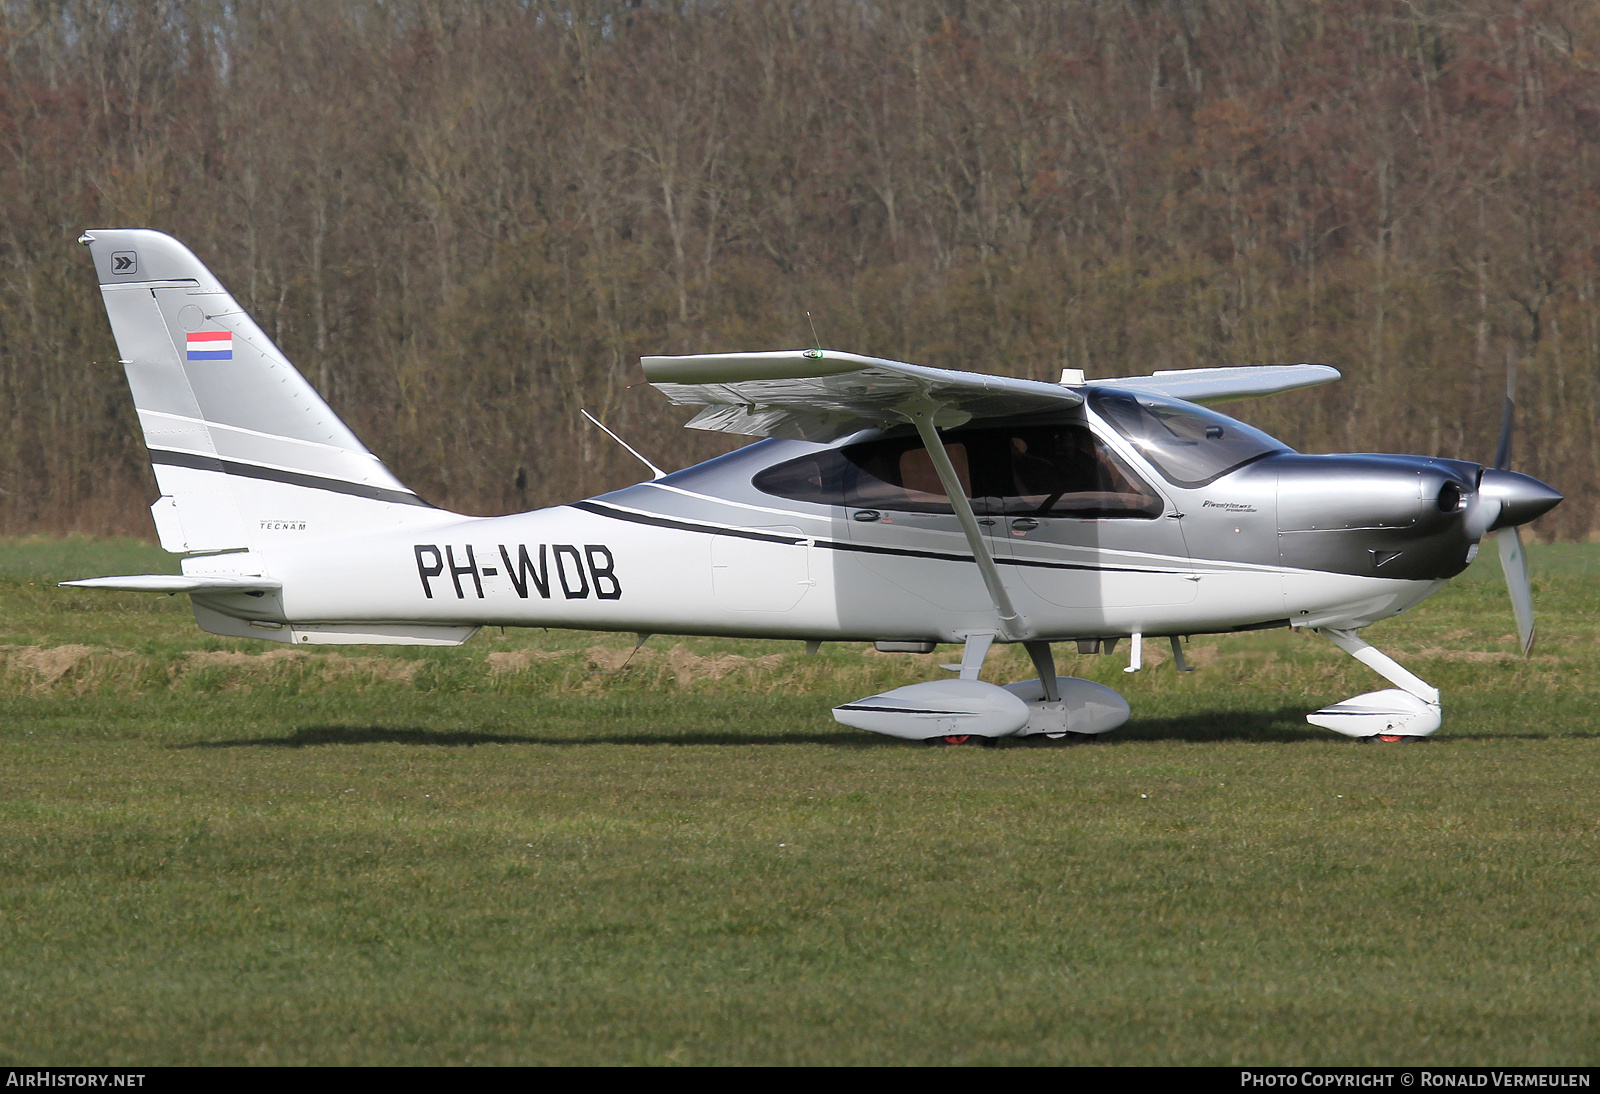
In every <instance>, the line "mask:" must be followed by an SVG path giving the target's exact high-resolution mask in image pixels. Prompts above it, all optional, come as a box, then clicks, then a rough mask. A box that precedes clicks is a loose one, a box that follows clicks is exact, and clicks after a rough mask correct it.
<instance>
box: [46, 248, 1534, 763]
mask: <svg viewBox="0 0 1600 1094" xmlns="http://www.w3.org/2000/svg"><path fill="white" fill-rule="evenodd" d="M83 242H84V243H86V244H87V245H88V246H89V248H90V250H91V252H92V253H93V255H94V263H95V269H96V271H97V272H98V274H99V279H100V285H101V289H102V292H103V295H104V298H105V305H106V312H107V314H108V315H109V317H110V320H111V327H112V331H113V333H114V334H115V336H116V340H117V346H118V348H119V350H120V353H121V357H122V362H123V365H124V367H125V369H126V370H127V376H128V383H129V386H130V388H131V389H132V392H133V398H134V402H135V403H136V404H137V407H138V412H139V420H140V423H141V425H142V426H143V429H144V436H145V443H146V445H147V446H148V447H149V450H150V458H151V461H152V463H153V464H154V467H155V473H156V480H157V482H158V483H159V485H160V488H161V497H160V499H159V500H158V501H157V502H156V503H155V505H154V506H153V507H152V512H153V514H154V516H155V523H156V529H157V532H158V534H159V535H160V538H161V544H162V546H163V547H165V548H166V549H167V550H169V551H172V552H174V553H178V554H181V555H183V556H184V558H183V563H182V568H183V573H182V574H181V575H149V576H134V577H102V578H93V579H90V580H85V581H76V582H69V583H68V584H72V585H78V586H86V587H94V588H108V589H134V590H147V591H151V592H167V593H179V592H181V593H187V594H189V596H190V597H191V599H192V601H193V604H194V612H195V618H196V620H197V622H198V623H199V625H200V626H201V627H202V628H204V629H205V630H207V631H210V632H212V633H214V634H223V635H234V636H239V637H246V638H263V639H269V640H273V641H279V642H294V643H330V642H331V643H423V644H455V643H460V642H463V641H465V640H466V639H467V638H468V637H470V636H471V635H472V634H473V633H474V632H475V631H476V630H477V629H478V628H479V627H481V626H484V625H490V624H497V625H501V626H546V627H571V628H582V629H591V630H607V631H631V632H637V633H640V634H700V635H727V636H740V635H744V636H751V637H762V638H777V639H796V640H801V641H806V642H821V641H872V642H875V643H877V645H878V647H879V648H880V649H886V650H906V651H928V650H931V649H933V647H934V645H935V644H936V643H959V644H961V646H962V647H963V649H962V654H961V659H960V665H959V666H958V667H956V668H955V671H956V675H955V676H954V678H952V679H948V680H940V681H933V682H928V683H921V684H914V685H910V686H908V687H903V688H897V689H895V690H893V691H890V692H887V693H885V694H882V695H874V696H870V697H868V698H865V699H862V700H860V701H859V702H855V703H847V704H845V705H843V706H841V707H838V708H836V709H835V711H834V715H835V717H836V718H837V719H838V720H839V721H841V722H843V723H845V724H847V725H851V726H856V727H859V728H862V729H868V730H873V731H876V732H879V733H886V734H889V735H891V736H896V737H902V738H907V739H915V740H935V741H950V742H959V741H963V740H977V741H992V740H994V739H997V738H1002V737H1009V736H1038V735H1044V736H1048V737H1052V738H1061V737H1065V736H1068V735H1080V734H1098V733H1104V732H1106V731H1108V730H1111V729H1114V728H1115V727H1117V726H1118V725H1121V724H1122V722H1123V721H1125V720H1126V718H1127V716H1128V705H1127V703H1126V702H1125V701H1124V700H1123V699H1122V698H1121V696H1119V695H1117V693H1116V692H1114V691H1112V690H1111V689H1110V688H1107V687H1104V686H1102V685H1100V684H1096V683H1093V682H1091V681H1087V680H1079V679H1073V678H1070V677H1063V676H1059V675H1058V674H1057V673H1056V670H1055V665H1054V659H1053V657H1052V653H1051V644H1052V643H1057V642H1074V643H1076V644H1077V646H1078V648H1079V649H1080V650H1082V651H1109V650H1110V649H1111V648H1112V647H1114V646H1115V645H1116V644H1117V643H1118V642H1119V641H1127V642H1128V643H1129V649H1130V666H1129V667H1130V669H1136V668H1137V667H1138V665H1139V660H1140V656H1141V650H1142V644H1143V643H1144V642H1146V641H1149V640H1152V639H1166V640H1170V641H1171V643H1172V649H1173V653H1174V655H1175V662H1176V664H1177V666H1178V667H1180V668H1181V667H1183V659H1182V647H1181V645H1180V643H1179V636H1187V635H1193V634H1209V633H1217V632H1227V631H1240V630H1249V629H1255V628H1263V627H1281V626H1288V627H1298V628H1303V629H1308V630H1314V631H1317V632H1320V633H1321V634H1323V635H1326V636H1327V637H1328V638H1329V639H1331V640H1332V641H1333V642H1335V643H1336V644H1337V645H1339V646H1340V647H1341V648H1343V649H1345V650H1347V651H1348V652H1350V653H1351V654H1352V655H1354V656H1355V657H1357V658H1358V659H1360V660H1361V661H1362V662H1363V663H1365V664H1366V665H1368V666H1370V667H1371V668H1372V669H1374V670H1375V671H1376V672H1377V673H1378V674H1379V675H1381V676H1383V677H1385V678H1387V680H1388V681H1389V682H1390V683H1392V684H1394V685H1395V686H1394V687H1393V688H1390V689H1386V690H1383V691H1378V692H1375V693H1372V694H1368V695H1362V696H1357V697H1355V698H1353V699H1348V700H1346V701H1344V702H1341V703H1336V704H1334V705H1332V706H1329V707H1327V708H1325V709H1323V710H1320V711H1317V712H1316V713H1314V714H1311V715H1309V716H1308V717H1309V719H1310V721H1312V722H1313V723H1314V724H1316V725H1320V726H1325V727H1327V728H1329V729H1332V730H1335V731H1337V732H1340V733H1343V734H1346V735H1348V736H1351V737H1360V738H1367V739H1385V740H1403V739H1406V738H1417V737H1423V736H1426V735H1428V734H1430V733H1432V732H1433V731H1434V730H1435V729H1437V728H1438V726H1439V724H1440V700H1439V693H1438V692H1437V691H1436V690H1435V689H1434V688H1432V687H1430V686H1429V685H1428V684H1426V683H1425V682H1423V681H1422V680H1420V679H1418V678H1417V677H1416V676H1414V675H1413V674H1411V673H1410V672H1408V671H1406V670H1405V669H1404V668H1402V667H1401V666H1400V665H1398V664H1396V663H1395V662H1394V661H1393V660H1391V659H1390V658H1388V657H1386V656H1385V655H1384V654H1382V653H1380V652H1379V651H1378V650H1376V649H1374V648H1373V647H1372V646H1370V645H1368V644H1367V643H1366V642H1364V641H1363V640H1362V639H1361V638H1360V637H1359V636H1358V632H1359V631H1360V630H1361V628H1363V627H1366V626H1367V625H1369V624H1371V623H1374V622H1376V621H1378V620H1380V619H1383V618H1385V617H1387V616H1391V615H1394V614H1395V613H1397V612H1400V611H1404V610H1405V609H1406V608H1408V607H1410V606H1412V605H1414V604H1416V603H1418V602H1419V601H1421V600H1423V599H1424V598H1425V597H1427V596H1429V595H1431V594H1432V593H1434V592H1436V591H1437V590H1438V589H1440V588H1441V587H1442V586H1443V585H1444V583H1445V581H1447V580H1448V579H1449V578H1451V577H1453V576H1455V575H1456V574H1458V573H1460V572H1461V570H1462V569H1464V568H1465V567H1466V566H1467V564H1468V563H1469V562H1470V561H1471V560H1472V558H1473V556H1474V554H1475V553H1476V551H1477V549H1478V543H1479V540H1480V539H1481V538H1482V537H1484V536H1485V535H1487V534H1489V533H1493V534H1494V535H1495V537H1496V539H1497V541H1498V545H1499V548H1500V553H1501V558H1502V562H1503V563H1504V565H1505V568H1506V574H1507V579H1508V584H1509V585H1510V588H1511V593H1512V602H1513V606H1514V609H1515V612H1516V617H1517V625H1518V630H1519V632H1520V634H1521V637H1522V642H1523V648H1524V651H1526V649H1527V648H1528V646H1529V644H1530V643H1531V642H1532V636H1533V620H1532V612H1531V606H1530V599H1529V594H1528V578H1527V571H1526V568H1525V566H1524V563H1523V559H1522V552H1521V546H1520V542H1519V540H1518V534H1517V527H1518V526H1519V525H1521V524H1524V523H1526V522H1527V521H1530V520H1532V519H1534V518H1535V517H1537V516H1538V515H1540V514H1541V513H1543V512H1545V511H1547V510H1548V509H1550V508H1551V507H1552V506H1554V505H1555V504H1556V503H1557V502H1559V501H1560V500H1561V496H1560V495H1559V494H1557V493H1556V492H1555V491H1554V490H1552V489H1550V488H1549V487H1548V486H1545V485H1544V484H1543V483H1540V482H1538V481H1536V480H1534V479H1532V478H1529V477H1528V476H1526V475H1521V474H1518V473H1516V472H1513V471H1510V470H1508V469H1507V468H1506V466H1505V465H1506V463H1507V462H1508V460H1507V455H1508V452H1509V444H1508V441H1509V433H1507V435H1506V436H1505V437H1503V438H1502V445H1501V455H1500V457H1499V458H1497V459H1496V461H1495V462H1496V464H1497V466H1496V467H1493V468H1486V467H1482V466H1480V465H1478V464H1475V463H1469V462H1465V461H1460V460H1448V459H1437V458H1429V457H1421V456H1398V455H1334V456H1308V455H1301V454H1299V453H1296V452H1293V451H1291V450H1290V449H1289V448H1288V447H1287V446H1285V445H1283V444H1281V443H1279V442H1278V441H1276V440H1274V439H1273V438H1272V437H1270V436H1267V435H1266V434H1265V433H1262V432H1261V431H1259V430H1257V429H1254V428H1252V427H1250V426H1248V425H1245V424H1243V423H1242V422H1238V421H1235V420H1233V419H1232V418H1228V417H1225V416H1223V415H1222V414H1219V413H1217V412H1216V411H1214V410H1210V409H1207V407H1206V406H1204V405H1202V404H1206V403H1213V402H1220V401H1224V400H1229V399H1239V398H1245V397H1251V396H1259V395H1269V394H1273V393H1275V392H1280V391H1286V390H1289V389H1292V388H1298V387H1304V386H1308V385H1312V384H1320V383H1325V382H1327V381H1330V380H1335V379H1337V378H1338V376H1339V374H1338V372H1337V371H1335V370H1334V369H1332V368H1329V367H1327V366H1324V365H1267V366H1260V367H1252V368H1212V369H1189V370H1182V371H1171V372H1158V373H1156V374H1154V375H1152V376H1130V377H1123V378H1120V379H1113V380H1097V381H1093V382H1088V383H1086V382H1084V381H1083V378H1082V377H1081V376H1080V375H1072V374H1067V375H1063V377H1062V382H1061V383H1044V382H1039V381H1034V380H1019V379H1011V378H1007V377H1000V376H986V375H979V374H975V373H968V372H955V371H950V370H945V369H936V368H927V367H923V366H919V365H912V364H905V363H902V362H898V361H888V360H881V359H878V358H872V357H862V356H858V355H855V354H850V353H840V352H835V351H832V350H792V351H777V352H764V353H720V354H704V355H695V356H688V357H647V358H645V359H644V361H643V366H644V372H645V375H646V377H647V378H648V379H649V380H650V382H651V383H652V384H654V385H655V386H656V387H657V388H658V389H659V390H660V391H661V392H663V393H664V394H665V395H666V396H667V397H668V398H670V399H671V400H672V401H673V402H675V403H681V404H696V405H702V406H703V407H704V408H705V409H704V410H702V411H701V412H700V413H699V414H698V415H697V416H696V417H695V419H694V420H693V421H692V422H691V423H690V425H692V426H694V427H696V428H700V429H713V430H722V431H726V432H731V433H738V434H747V435H750V436H755V437H763V438H766V439H765V440H762V441H760V442H759V443H754V444H750V445H748V446H746V447H744V448H741V449H739V450H737V451H735V452H732V453H730V454H729V455H726V456H722V457H720V458H718V459H714V460H711V461H709V462H707V463H703V464H700V465H698V466H695V467H690V468H687V469H685V470H683V471H678V472H676V473H674V474H668V475H658V476H657V477H656V478H654V479H652V480H650V481H647V482H641V483H639V484H638V485H635V486H630V487H627V488H626V489H623V490H617V491H613V492H611V493H609V494H604V495H601V496H599V497H595V498H589V499H587V500H583V501H578V502H574V503H572V504H569V505H558V506H554V507H551V508H548V509H541V510H537V511H535V512H531V513H520V514H516V515H513V516H503V517H489V518H473V517H466V516H462V515H459V514H456V513H450V512H446V511H444V510H442V509H437V508H435V507H433V506H431V505H429V504H427V503H426V502H424V501H423V500H422V499H421V498H419V497H418V496H417V495H416V494H415V493H413V492H412V491H411V490H410V489H408V488H407V487H406V486H405V484H403V483H401V482H400V481H399V480H398V479H396V478H395V477H394V475H392V474H391V473H390V472H389V470H388V469H387V468H386V467H385V466H384V465H383V464H382V463H381V462H380V461H379V460H378V459H377V457H376V456H374V455H373V454H372V453H371V452H369V451H368V450H367V449H366V448H365V447H364V446H363V445H362V443H361V442H360V441H359V440H358V439H357V438H356V437H355V435H354V434H353V433H351V431H350V430H349V429H348V428H347V427H346V426H345V425H344V423H343V422H341V421H340V420H339V419H338V417H337V416H336V415H335V414H334V413H333V412H332V411H331V410H330V409H329V408H328V405H327V404H326V403H325V402H324V401H323V400H322V398H321V397H320V396H319V395H318V394H317V393H316V391H315V390H313V388H312V387H311V385H310V384H309V383H307V382H306V380H305V379H304V377H302V376H301V374H300V373H299V371H298V370H296V369H295V367H294V366H293V365H292V364H290V363H289V361H288V360H287V359H286V358H285V357H284V356H283V354H282V353H281V352H280V351H279V350H278V348H277V347H276V346H275V345H273V343H272V341H271V339H269V338H268V337H267V336H266V335H265V334H264V333H262V331H261V328H259V327H258V326H256V324H255V323H254V322H252V321H251V319H250V317H249V316H248V315H246V314H245V312H244V310H243V309H241V308H240V307H239V305H238V304H237V303H235V301H234V299H233V297H232V296H230V295H229V294H228V292H227V290H226V289H224V288H223V286H222V285H221V284H220V283H219V282H218V281H217V279H216V278H215V277H213V276H212V274H211V272H210V271H209V270H208V269H206V267H205V266H204V265H203V264H202V263H201V262H200V261H199V260H198V259H197V258H195V256H194V255H193V254H192V253H190V251H189V250H188V249H187V248H186V247H184V246H183V245H182V244H181V243H179V242H178V241H177V240H175V239H172V238H171V237H169V236H166V235H163V234H161V233H159V232H154V231H146V230H133V229H119V230H98V229H97V230H93V231H90V232H87V233H85V234H84V236H83ZM1508 400H1509V396H1508ZM1508 405H1509V404H1508ZM1509 420H1510V418H1509V413H1508V416H1507V421H1508V423H1509ZM1508 429H1509V426H1508ZM995 642H1020V643H1022V644H1023V646H1024V648H1025V649H1026V650H1027V652H1028V653H1029V655H1030V656H1031V658H1032V661H1033V663H1034V664H1035V665H1036V666H1037V668H1038V670H1039V676H1038V678H1037V679H1035V680H1030V681H1027V682H1025V683H1021V684H1013V685H1011V686H1009V687H1005V688H1002V687H998V686H995V685H992V684H988V683H984V682H983V681H981V680H979V678H978V673H979V670H980V669H981V667H982V665H983V661H984V657H985V655H986V654H987V652H988V650H989V649H990V647H991V645H992V644H993V643H995Z"/></svg>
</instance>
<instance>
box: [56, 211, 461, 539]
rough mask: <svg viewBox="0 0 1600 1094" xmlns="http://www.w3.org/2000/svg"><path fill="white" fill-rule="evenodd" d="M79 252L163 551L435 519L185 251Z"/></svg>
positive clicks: (94, 235) (146, 247)
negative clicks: (124, 384)
mask: <svg viewBox="0 0 1600 1094" xmlns="http://www.w3.org/2000/svg"><path fill="white" fill-rule="evenodd" d="M79 242H81V243H84V244H87V245H88V247H89V250H90V252H91V253H92V254H93V255H94V265H95V271H96V273H98V274H99V277H100V291H101V294H102V295H103V296H104V298H105V303H106V314H107V315H108V316H109V317H110V319H111V331H112V333H113V334H114V335H115V336H116V339H117V349H118V351H119V352H120V354H121V356H122V365H123V368H124V369H125V370H126V371H127V374H128V386H129V387H131V388H132V389H133V401H134V404H135V405H136V406H137V407H138V410H139V424H140V425H141V426H142V427H143V429H144V441H145V446H146V447H147V448H149V450H150V461H151V463H152V464H154V465H155V473H156V482H157V483H158V484H159V485H160V487H161V498H160V500H159V501H157V502H156V503H155V505H153V506H151V513H152V514H153V515H154V517H155V521H156V531H157V533H158V534H159V535H160V537H161V546H163V547H164V548H166V549H167V550H168V551H173V552H175V553H183V552H196V551H225V550H232V549H240V548H244V549H249V548H253V547H258V546H264V545H267V544H270V543H274V542H284V541H289V540H305V539H307V538H321V537H323V536H328V535H338V534H341V533H345V532H355V531H375V530H379V529H383V528H393V527H398V526H406V525H413V524H435V523H438V522H439V520H440V518H441V517H444V516H445V515H446V514H444V513H442V512H441V511H440V510H438V509H435V508H433V507H432V506H430V505H428V504H427V503H426V502H424V501H423V500H422V499H421V498H419V497H417V495H416V494H415V493H413V492H412V491H411V490H409V489H407V488H406V487H405V485H404V484H402V483H401V482H400V480H398V479H396V478H395V477H394V475H393V474H391V473H390V471H389V469H388V468H387V467H385V466H384V465H383V463H382V462H381V461H380V460H379V459H378V457H376V456H374V455H373V454H372V453H371V452H369V451H367V449H366V447H365V446H364V445H363V444H362V443H361V442H360V441H359V440H357V439H356V436H355V434H354V433H352V432H350V429H349V427H347V426H346V425H345V424H344V423H343V422H342V421H340V420H339V418H338V416H337V415H336V414H334V412H333V411H332V410H331V409H329V407H328V404H327V403H325V402H323V400H322V397H321V396H320V395H318V394H317V392H316V390H315V389H314V388H313V387H312V386H311V385H310V384H309V383H307V382H306V379H305V377H303V376H301V375H300V372H299V370H297V369H296V368H295V367H294V366H293V365H292V364H290V363H289V360H288V358H286V357H284V355H283V354H282V352H280V351H279V349H278V347H277V346H275V345H273V344H272V340H271V339H270V338H268V337H267V336H266V335H265V334H264V333H262V331H261V328H260V327H258V326H256V325H255V323H254V322H253V321H252V320H251V319H250V317H249V316H248V315H246V314H245V313H244V310H243V309H241V308H240V307H239V305H238V304H237V303H235V302H234V299H233V297H232V296H230V295H229V294H228V291H227V290H226V289H225V288H223V287H222V284H221V282H219V281H218V280H217V279H216V278H215V277H214V276H212V273H211V271H210V270H208V269H206V268H205V266H204V265H203V264H202V263H201V262H200V260H199V259H197V258H196V257H195V256H194V255H193V253H191V252H190V250H189V249H188V248H187V247H185V246H184V245H183V244H181V243H179V242H178V241H177V240H175V239H173V238H172V237H171V236H168V235H163V234H162V233H160V232H153V231H147V230H143V229H114V230H102V229H94V230H92V231H89V232H85V233H84V235H83V237H82V238H81V239H80V240H79Z"/></svg>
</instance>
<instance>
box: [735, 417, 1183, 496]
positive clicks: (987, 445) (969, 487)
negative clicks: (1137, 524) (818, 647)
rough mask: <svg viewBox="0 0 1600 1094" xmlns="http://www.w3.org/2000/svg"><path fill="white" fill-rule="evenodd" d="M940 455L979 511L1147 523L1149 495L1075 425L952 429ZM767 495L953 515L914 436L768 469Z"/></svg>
mask: <svg viewBox="0 0 1600 1094" xmlns="http://www.w3.org/2000/svg"><path fill="white" fill-rule="evenodd" d="M945 450H946V451H947V452H949V454H950V462H951V463H952V464H953V465H954V466H955V469H956V475H957V477H959V478H960V480H961V484H962V486H963V488H964V489H965V491H966V494H967V497H968V498H969V499H970V500H971V502H972V507H973V509H974V510H975V511H977V512H980V513H1010V514H1029V515H1033V516H1070V517H1080V518H1094V519H1103V518H1107V517H1134V518H1145V519H1148V518H1151V517H1156V516H1159V515H1160V514H1161V511H1162V505H1163V503H1162V500H1161V498H1160V496H1159V495H1158V494H1156V493H1155V491H1153V490H1151V489H1150V488H1149V487H1148V486H1147V485H1145V484H1144V483H1143V482H1141V481H1140V480H1139V477H1138V476H1137V475H1136V474H1135V473H1134V472H1133V470H1132V469H1131V468H1129V467H1128V466H1127V464H1125V463H1124V462H1123V461H1122V460H1120V459H1119V458H1118V457H1117V456H1116V454H1115V453H1113V452H1112V451H1111V450H1110V449H1108V448H1107V447H1106V446H1105V445H1104V444H1102V443H1101V442H1100V440H1099V439H1098V438H1097V437H1095V436H1094V434H1093V433H1091V432H1090V431H1089V429H1088V427H1087V426H1084V425H1079V424H1060V425H1036V426H1017V427H1011V428H1005V427H983V428H974V429H960V430H952V431H951V432H950V433H948V434H946V439H945ZM754 482H755V486H756V488H757V489H758V490H762V491H764V492H766V493H768V494H775V495H777V496H778V497H784V498H792V499H794V500H796V501H811V502H819V503H822V504H827V505H850V506H860V507H861V508H867V509H890V510H900V511H906V512H921V513H949V512H952V509H951V506H950V500H949V498H947V497H946V496H945V492H944V487H943V485H942V484H941V483H940V482H939V476H938V474H937V473H936V472H935V471H934V468H933V461H932V459H931V458H930V457H929V455H928V453H927V450H926V449H924V448H923V446H922V442H921V440H920V439H919V438H917V437H915V436H900V437H884V438H879V439H878V440H873V441H867V442H864V443H862V444H854V445H848V446H846V447H844V448H840V449H829V450H827V451H824V452H818V453H815V454H813V455H809V456H802V457H800V458H799V459H795V460H789V461H787V462H785V463H781V464H778V465H776V466H774V467H770V468H768V469H766V470H765V471H763V472H761V473H760V474H758V475H757V476H756V477H755V480H754Z"/></svg>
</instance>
